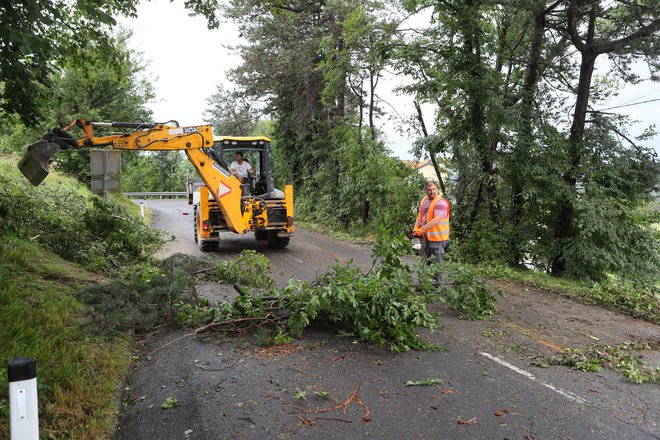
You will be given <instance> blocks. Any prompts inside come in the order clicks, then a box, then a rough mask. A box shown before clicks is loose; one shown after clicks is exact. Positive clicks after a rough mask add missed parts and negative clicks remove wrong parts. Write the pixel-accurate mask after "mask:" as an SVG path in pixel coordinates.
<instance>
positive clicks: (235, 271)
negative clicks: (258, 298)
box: [215, 250, 273, 289]
mask: <svg viewBox="0 0 660 440" xmlns="http://www.w3.org/2000/svg"><path fill="white" fill-rule="evenodd" d="M269 271H270V260H269V259H268V258H266V257H265V256H264V255H262V254H260V253H258V252H257V251H253V250H244V251H242V252H241V254H240V255H239V256H238V258H235V259H233V260H229V261H221V262H220V263H217V264H216V266H215V279H216V280H217V281H220V282H226V283H237V284H239V285H241V286H245V287H256V288H261V289H267V288H269V287H272V286H273V279H272V278H271V277H270V275H269V274H268V273H269Z"/></svg>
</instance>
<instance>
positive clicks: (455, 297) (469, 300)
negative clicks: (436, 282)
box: [442, 264, 496, 320]
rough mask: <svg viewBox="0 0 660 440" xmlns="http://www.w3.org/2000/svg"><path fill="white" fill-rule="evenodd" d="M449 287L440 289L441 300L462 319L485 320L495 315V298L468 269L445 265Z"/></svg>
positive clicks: (455, 265)
mask: <svg viewBox="0 0 660 440" xmlns="http://www.w3.org/2000/svg"><path fill="white" fill-rule="evenodd" d="M446 265H447V266H448V275H447V278H448V279H449V281H450V283H451V286H450V287H444V288H443V289H442V294H443V295H442V298H443V299H444V300H445V301H446V302H447V304H448V305H449V307H451V308H452V310H454V311H455V312H456V313H457V314H458V316H459V317H461V318H463V319H469V320H476V319H486V318H488V317H489V316H491V315H493V314H494V313H495V311H496V310H495V296H494V295H493V294H492V293H491V289H490V287H489V286H488V284H486V283H485V282H484V281H483V280H480V279H478V278H477V274H476V273H475V272H474V271H472V270H471V269H470V268H469V267H467V266H464V265H461V264H451V265H449V264H446Z"/></svg>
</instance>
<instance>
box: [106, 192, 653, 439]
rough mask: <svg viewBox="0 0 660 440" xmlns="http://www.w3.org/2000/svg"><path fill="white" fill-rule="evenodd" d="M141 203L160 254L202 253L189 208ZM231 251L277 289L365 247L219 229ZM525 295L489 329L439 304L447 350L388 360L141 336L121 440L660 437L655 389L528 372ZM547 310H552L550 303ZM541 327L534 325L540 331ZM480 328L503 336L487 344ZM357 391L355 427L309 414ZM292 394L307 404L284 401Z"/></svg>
mask: <svg viewBox="0 0 660 440" xmlns="http://www.w3.org/2000/svg"><path fill="white" fill-rule="evenodd" d="M147 203H148V206H149V207H150V208H151V209H152V211H153V226H154V227H158V228H162V229H165V230H167V231H169V232H170V233H172V234H173V235H174V236H175V239H174V240H173V241H171V242H169V243H167V244H166V246H165V247H164V249H163V251H162V253H163V255H167V254H171V253H174V252H181V253H187V254H192V255H202V253H201V252H200V251H199V250H198V249H197V246H196V245H195V243H194V242H193V240H192V210H191V209H190V208H189V206H188V205H186V204H185V201H182V200H150V201H148V202H147ZM186 214H187V215H186ZM242 249H256V250H258V251H260V252H263V253H264V254H265V255H267V256H268V257H269V258H270V260H271V262H272V266H273V276H274V278H275V279H276V280H277V281H279V282H285V281H286V280H288V279H290V278H298V279H312V278H314V276H315V275H316V274H317V273H321V272H324V271H326V270H327V269H328V267H330V266H331V265H332V264H333V262H334V260H335V259H337V260H341V261H345V260H348V259H353V260H354V261H355V262H356V263H357V264H360V265H363V266H366V265H368V264H369V261H370V247H369V246H366V245H358V244H351V243H346V242H342V241H338V240H334V239H331V238H328V237H326V236H323V235H320V234H317V233H313V232H309V231H305V230H303V229H298V231H297V235H296V237H295V238H294V239H292V242H291V244H290V246H289V247H288V248H287V249H285V250H271V249H269V248H268V247H267V246H266V245H265V243H263V242H257V241H255V240H254V239H253V237H252V236H251V235H248V236H237V235H230V234H227V235H226V236H224V237H223V240H222V242H221V245H220V249H219V250H218V251H217V252H213V253H211V255H212V257H213V258H231V257H234V256H236V255H237V254H238V253H239V252H240V251H241V250H242ZM205 255H208V254H205ZM530 298H533V297H530V296H520V297H519V296H516V295H509V294H506V293H505V296H504V297H503V299H502V300H501V301H502V308H503V310H507V312H503V314H500V315H498V316H496V317H494V318H493V319H492V320H490V321H480V322H469V321H463V320H459V319H457V318H456V317H454V316H453V315H452V314H451V313H450V312H448V311H446V310H443V309H442V308H438V310H440V311H442V312H443V315H442V316H441V318H440V319H441V323H442V327H441V328H440V329H439V330H437V331H436V332H434V333H432V334H429V335H427V336H428V338H429V339H430V340H432V341H433V342H436V343H438V344H441V345H443V346H446V347H447V349H448V350H447V351H432V352H431V351H426V352H410V353H403V354H393V353H390V352H389V351H388V350H386V349H379V348H377V347H375V346H373V345H370V344H364V343H361V342H358V341H355V340H353V339H352V338H345V337H338V336H337V335H336V334H335V333H334V332H333V331H332V329H323V328H313V329H310V330H308V331H306V332H305V334H304V335H303V337H302V338H301V339H300V340H296V341H294V344H293V345H292V346H291V347H290V349H289V350H288V351H287V352H285V353H277V352H275V351H272V350H266V351H259V349H258V348H257V347H256V346H255V344H254V339H250V338H243V339H234V338H228V339H223V338H220V337H217V336H214V335H211V336H207V337H205V338H203V339H200V338H197V337H193V336H183V335H185V334H186V333H187V332H188V331H189V330H182V331H180V332H173V331H163V332H160V333H157V334H154V335H151V336H150V337H149V338H148V339H147V340H146V341H145V342H144V346H143V347H142V349H141V350H140V353H139V360H138V361H137V362H136V363H135V369H134V371H133V372H132V374H131V375H130V377H129V383H128V384H127V387H126V390H125V393H124V398H123V400H124V402H125V404H126V405H125V410H124V413H123V415H122V417H121V421H120V425H121V427H120V431H119V435H118V436H119V438H120V439H163V440H165V439H209V440H211V439H271V438H272V439H288V438H291V439H299V438H300V439H302V438H305V439H308V438H313V439H315V440H321V439H357V438H384V439H646V438H660V425H659V423H660V415H659V414H658V408H660V392H659V390H660V388H658V386H657V385H655V384H645V385H641V386H638V385H633V384H630V383H627V382H626V381H624V380H623V379H622V377H621V376H620V375H619V374H618V373H616V372H614V371H611V370H603V371H602V372H601V373H598V374H594V373H584V372H579V371H573V370H570V369H567V368H564V367H551V368H547V369H544V368H535V367H532V366H530V363H529V361H528V358H529V356H530V353H533V352H534V353H535V352H537V351H539V350H540V351H543V349H544V347H542V346H539V344H538V342H539V341H538V340H539V339H540V338H536V337H534V335H533V334H532V335H531V336H530V333H529V332H527V331H525V330H524V328H523V326H522V324H520V322H522V321H516V320H515V318H514V317H513V316H514V314H513V312H511V313H509V312H508V311H509V310H513V311H515V310H516V309H517V308H518V307H517V304H518V305H520V307H522V306H523V305H522V304H523V303H522V302H520V303H517V301H523V300H527V301H531V300H530ZM498 302H499V301H498ZM546 302H547V303H549V304H550V305H549V306H548V307H554V302H552V301H550V302H548V301H547V300H546ZM557 304H558V305H557V307H560V306H561V307H564V309H562V310H577V309H580V307H585V306H582V305H578V304H576V303H573V302H572V301H569V300H566V299H558V300H557ZM528 306H529V305H525V307H528ZM580 310H582V309H580ZM585 310H586V311H585V312H584V313H591V312H590V310H594V312H593V313H595V314H596V315H598V314H602V315H603V316H602V319H603V320H604V321H605V322H608V321H609V322H619V321H621V320H623V321H625V320H629V318H627V317H620V316H618V315H616V314H613V313H612V312H603V311H601V310H600V309H597V308H593V309H586V308H585ZM565 313H566V312H561V313H555V314H559V315H561V314H565ZM591 319H598V320H600V319H601V318H594V317H593V316H592V317H591ZM553 322H554V321H553ZM626 322H628V321H626ZM628 324H629V325H636V322H632V323H630V322H628ZM539 325H540V328H543V326H544V325H547V323H545V322H542V323H540V324H539ZM640 326H641V327H640V329H641V330H639V331H635V333H644V334H645V335H646V336H648V337H651V338H652V337H654V336H655V337H658V332H657V330H658V327H656V326H652V325H650V324H646V323H642V324H640ZM520 328H523V330H520ZM525 328H526V327H525ZM516 329H517V330H516ZM491 330H494V331H493V332H494V333H495V332H499V333H498V334H499V335H504V336H502V338H501V339H498V338H497V337H496V338H495V339H493V338H491V337H485V336H484V334H486V333H485V332H486V331H488V332H489V334H490V332H491ZM607 333H608V332H607V331H606V332H605V333H604V334H605V335H606V334H607ZM649 335H650V336H649ZM591 337H594V336H591ZM594 338H595V337H594ZM544 345H549V346H551V345H552V344H549V343H547V342H545V343H544ZM545 348H547V347H545ZM427 378H438V379H441V380H442V383H440V384H438V385H434V386H412V387H406V386H405V382H406V381H409V380H421V379H427ZM358 386H359V393H358V397H359V400H360V401H361V402H363V403H364V405H365V406H366V407H368V409H369V415H368V417H366V419H369V421H365V420H363V418H364V417H365V407H363V406H360V405H359V404H357V399H354V400H353V403H352V404H351V405H350V406H349V407H348V410H347V412H346V413H345V414H343V413H342V412H341V411H328V412H320V411H316V412H314V411H315V410H318V409H324V408H332V407H334V406H335V405H336V404H337V403H342V402H345V401H346V400H347V398H348V397H349V396H351V394H353V393H354V392H355V390H356V387H358ZM314 391H318V392H320V391H323V392H327V393H329V395H330V398H329V399H323V398H321V397H318V396H316V395H315V394H314ZM303 393H305V399H300V398H299V399H297V398H295V397H296V395H297V396H298V397H301V395H302V394H303ZM168 397H173V398H176V399H177V401H178V405H177V406H175V407H174V408H172V409H162V408H161V404H162V403H163V402H164V401H165V399H166V398H168Z"/></svg>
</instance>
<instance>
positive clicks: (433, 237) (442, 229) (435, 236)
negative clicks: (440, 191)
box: [417, 196, 450, 241]
mask: <svg viewBox="0 0 660 440" xmlns="http://www.w3.org/2000/svg"><path fill="white" fill-rule="evenodd" d="M426 200H428V197H427V196H424V198H423V199H422V202H421V203H420V204H419V213H418V214H417V221H418V223H419V225H420V226H422V207H423V206H424V202H426ZM440 200H444V199H443V198H442V197H440V196H436V197H435V199H433V200H431V203H430V204H429V210H428V211H427V212H426V223H428V222H430V221H431V220H433V214H434V213H435V205H437V204H438V202H440ZM445 203H447V217H446V220H443V221H441V222H440V223H438V224H437V225H435V226H434V227H433V228H431V229H429V230H428V231H426V239H427V240H428V241H445V240H449V211H450V206H449V202H448V201H447V200H445Z"/></svg>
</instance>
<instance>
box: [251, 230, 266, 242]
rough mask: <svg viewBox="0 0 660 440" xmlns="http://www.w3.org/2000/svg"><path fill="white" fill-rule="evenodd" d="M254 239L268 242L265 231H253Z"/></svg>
mask: <svg viewBox="0 0 660 440" xmlns="http://www.w3.org/2000/svg"><path fill="white" fill-rule="evenodd" d="M254 238H255V240H257V241H265V240H268V234H267V232H266V231H254Z"/></svg>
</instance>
